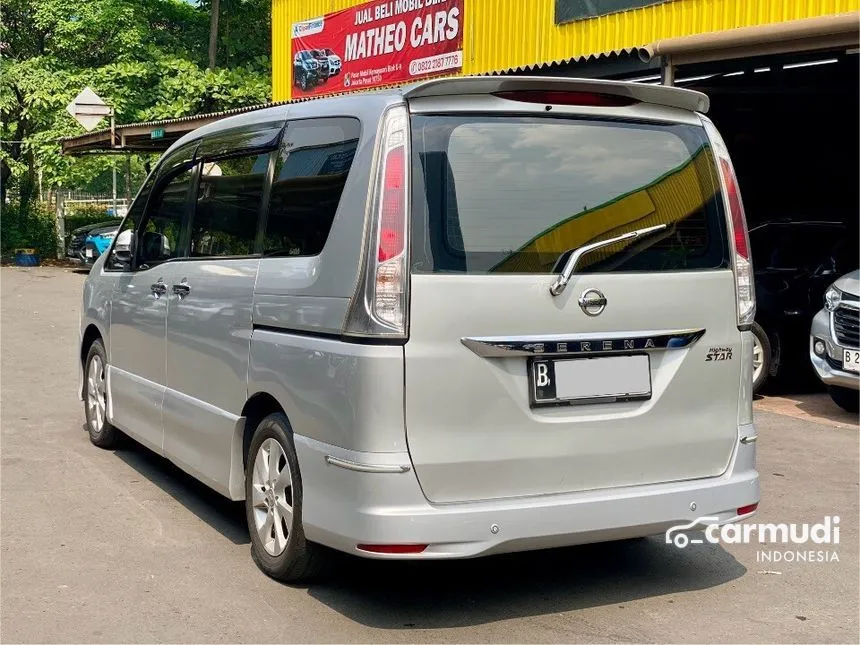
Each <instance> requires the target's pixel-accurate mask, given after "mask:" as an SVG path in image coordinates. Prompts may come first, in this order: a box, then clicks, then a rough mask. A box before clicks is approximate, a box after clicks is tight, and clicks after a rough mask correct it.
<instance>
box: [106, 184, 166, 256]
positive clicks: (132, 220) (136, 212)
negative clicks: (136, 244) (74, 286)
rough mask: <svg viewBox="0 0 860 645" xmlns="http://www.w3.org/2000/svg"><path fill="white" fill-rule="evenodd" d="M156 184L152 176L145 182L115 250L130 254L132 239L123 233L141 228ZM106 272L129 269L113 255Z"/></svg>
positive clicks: (127, 216)
mask: <svg viewBox="0 0 860 645" xmlns="http://www.w3.org/2000/svg"><path fill="white" fill-rule="evenodd" d="M154 183H155V175H154V174H151V175H150V176H149V177H148V178H147V179H146V181H145V182H144V184H143V186H142V187H141V189H140V192H139V193H138V194H137V197H136V198H135V200H134V202H132V204H131V207H130V208H129V209H128V214H127V215H126V216H125V219H124V220H123V221H122V224H121V225H120V227H119V230H118V231H117V235H116V241H115V242H114V247H113V248H114V250H124V251H126V252H128V249H129V241H130V238H129V236H128V235H123V233H125V232H126V231H128V232H131V233H134V232H136V231H137V230H138V229H139V228H140V222H141V221H142V220H143V213H144V210H145V209H146V201H147V200H148V199H149V194H150V193H151V192H152V185H153V184H154ZM105 270H107V271H125V270H127V268H126V265H125V264H123V263H120V262H117V261H116V259H115V258H114V257H113V255H111V257H109V258H108V260H107V262H105Z"/></svg>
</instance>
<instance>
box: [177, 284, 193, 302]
mask: <svg viewBox="0 0 860 645" xmlns="http://www.w3.org/2000/svg"><path fill="white" fill-rule="evenodd" d="M173 293H175V294H176V295H177V296H179V297H180V298H184V297H185V296H187V295H188V294H189V293H191V287H190V286H189V285H188V283H187V282H180V283H179V284H175V285H173Z"/></svg>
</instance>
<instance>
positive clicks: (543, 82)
mask: <svg viewBox="0 0 860 645" xmlns="http://www.w3.org/2000/svg"><path fill="white" fill-rule="evenodd" d="M516 90H545V91H561V92H565V91H567V92H594V93H596V94H610V95H614V96H625V97H628V98H631V99H634V100H636V101H639V102H641V103H653V104H656V105H665V106H668V107H674V108H680V109H682V110H689V111H691V112H702V113H705V112H707V111H708V108H709V107H710V100H709V99H708V97H707V96H706V95H705V94H702V93H701V92H696V91H693V90H685V89H681V88H678V87H669V86H666V85H644V84H642V83H627V82H623V81H605V80H598V79H590V78H589V79H585V78H559V77H552V76H462V77H451V78H437V79H433V80H429V81H424V82H421V83H415V84H414V85H407V86H405V87H404V88H402V90H401V92H402V94H403V97H404V98H405V99H407V100H408V99H417V98H424V97H428V96H453V95H463V94H493V93H495V92H511V91H516Z"/></svg>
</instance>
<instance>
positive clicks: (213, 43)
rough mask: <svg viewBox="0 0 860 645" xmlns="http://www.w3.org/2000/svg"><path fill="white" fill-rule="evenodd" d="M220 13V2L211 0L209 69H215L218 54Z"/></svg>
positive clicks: (219, 0)
mask: <svg viewBox="0 0 860 645" xmlns="http://www.w3.org/2000/svg"><path fill="white" fill-rule="evenodd" d="M220 13H221V0H212V15H211V17H210V20H209V69H215V58H216V55H217V54H218V17H219V14H220Z"/></svg>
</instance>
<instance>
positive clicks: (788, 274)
mask: <svg viewBox="0 0 860 645" xmlns="http://www.w3.org/2000/svg"><path fill="white" fill-rule="evenodd" d="M750 245H751V246H752V254H753V267H754V270H755V290H756V301H757V305H756V307H757V309H756V318H755V323H754V325H753V333H754V335H755V347H754V349H753V364H754V365H753V370H754V371H753V390H754V391H758V390H760V389H761V387H762V386H763V385H764V384H765V382H766V381H767V380H768V379H769V378H771V377H775V376H777V375H780V374H785V373H787V370H790V369H792V368H796V369H798V370H800V372H798V373H802V374H804V375H806V374H807V373H809V370H808V367H807V364H808V362H809V357H808V354H809V352H808V345H809V326H810V324H811V323H812V318H813V317H814V316H815V314H816V313H817V312H818V310H820V309H821V307H822V305H823V303H824V292H825V291H826V290H827V287H828V286H829V285H830V284H831V283H832V282H833V281H834V280H835V279H836V278H837V277H839V276H840V275H842V274H844V273H847V272H848V271H851V270H852V269H856V268H857V263H858V257H857V256H858V253H857V237H856V232H852V231H850V230H849V229H848V227H847V226H846V225H845V224H843V223H841V222H808V221H794V222H793V221H772V222H767V223H765V224H761V225H759V226H756V227H754V228H752V229H750Z"/></svg>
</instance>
